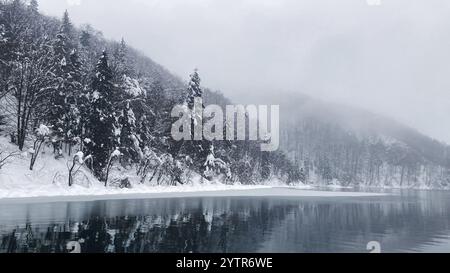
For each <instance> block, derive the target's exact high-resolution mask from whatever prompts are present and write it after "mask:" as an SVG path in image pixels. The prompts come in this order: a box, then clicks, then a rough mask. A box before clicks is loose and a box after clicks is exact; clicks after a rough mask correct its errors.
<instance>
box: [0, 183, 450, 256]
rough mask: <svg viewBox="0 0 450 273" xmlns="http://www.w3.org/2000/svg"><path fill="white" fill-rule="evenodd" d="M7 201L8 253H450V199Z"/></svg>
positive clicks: (2, 222) (1, 206)
mask: <svg viewBox="0 0 450 273" xmlns="http://www.w3.org/2000/svg"><path fill="white" fill-rule="evenodd" d="M393 193H395V195H392V196H378V197H327V198H324V197H254V196H253V197H187V198H164V199H136V200H109V201H91V202H56V203H29V204H27V203H20V202H1V201H0V252H45V253H48V252H67V251H68V250H67V249H66V245H67V243H68V242H70V241H79V242H81V243H80V246H81V252H133V253H134V252H147V253H148V252H185V253H189V252H194V253H195V252H202V253H205V252H368V251H367V250H366V246H367V243H368V242H369V241H378V242H380V244H381V251H382V252H450V193H449V192H446V191H393Z"/></svg>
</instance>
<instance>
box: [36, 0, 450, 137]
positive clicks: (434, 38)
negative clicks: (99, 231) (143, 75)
mask: <svg viewBox="0 0 450 273" xmlns="http://www.w3.org/2000/svg"><path fill="white" fill-rule="evenodd" d="M377 1H381V5H369V4H368V2H375V3H376V2H377ZM39 2H40V5H41V11H43V12H44V13H46V14H49V15H55V16H61V14H62V12H63V11H64V9H68V11H69V13H70V16H71V18H72V20H73V21H74V23H75V24H77V25H79V24H82V23H90V24H91V25H93V26H94V27H95V28H97V29H99V30H101V31H102V32H103V33H104V35H105V37H107V38H114V39H120V38H121V37H124V38H125V39H126V41H127V42H128V44H130V45H132V46H134V47H136V48H138V49H140V50H142V51H143V52H145V53H146V54H147V55H148V56H149V57H151V58H152V59H154V60H155V61H157V62H159V63H160V64H162V65H164V66H165V67H167V68H168V69H169V70H171V71H172V72H174V73H176V74H177V75H179V76H181V77H183V78H184V79H186V78H187V75H189V73H190V72H191V71H192V70H193V68H194V67H197V68H198V69H199V70H200V74H201V77H202V79H203V84H204V85H205V86H208V87H210V88H211V89H214V90H221V91H223V92H224V93H225V94H226V95H227V96H228V97H230V98H231V99H233V100H234V101H236V102H239V101H241V100H245V102H249V101H251V98H252V96H257V95H258V94H260V93H265V94H267V93H273V94H274V95H277V94H279V93H280V92H299V93H304V94H308V95H310V96H313V97H317V98H321V99H325V100H329V101H333V102H338V103H346V104H351V105H355V106H358V107H361V108H365V109H368V110H371V111H373V112H376V113H381V114H385V115H388V116H391V117H393V118H395V119H397V120H398V121H401V122H403V123H405V124H407V125H410V126H412V127H414V128H417V129H419V130H420V131H421V132H423V133H425V134H428V135H430V136H432V137H434V138H436V139H439V140H442V141H446V142H447V143H450V1H448V0H40V1H39ZM241 96H242V98H243V99H241Z"/></svg>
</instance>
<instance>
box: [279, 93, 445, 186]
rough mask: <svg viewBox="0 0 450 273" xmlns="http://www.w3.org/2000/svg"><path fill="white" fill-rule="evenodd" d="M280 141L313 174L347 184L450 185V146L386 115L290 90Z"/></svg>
mask: <svg viewBox="0 0 450 273" xmlns="http://www.w3.org/2000/svg"><path fill="white" fill-rule="evenodd" d="M272 103H279V104H280V109H281V110H280V111H281V115H282V118H281V119H282V126H281V128H282V137H281V141H280V142H281V145H282V147H283V149H284V150H286V151H289V154H290V157H291V158H293V159H294V160H295V161H296V162H297V163H298V164H299V165H301V166H302V167H303V168H304V169H305V170H306V172H307V173H308V174H309V176H314V177H315V179H316V180H319V181H322V182H324V183H327V182H330V181H333V180H334V183H339V184H342V185H373V186H390V185H396V186H415V187H432V186H435V187H445V186H447V185H448V183H449V180H448V179H449V169H450V146H448V145H446V144H445V143H442V142H439V141H436V140H434V139H432V138H430V137H428V136H425V135H423V134H421V133H420V132H418V131H417V130H415V129H413V128H410V127H408V126H405V125H403V124H401V123H399V122H396V121H394V120H392V119H389V118H387V117H384V116H380V115H377V114H373V113H370V112H368V111H364V110H361V109H356V108H353V107H349V106H343V105H338V104H332V103H327V102H323V101H320V100H315V99H312V98H310V97H307V96H296V95H290V96H289V99H285V100H284V101H283V100H282V99H280V100H279V101H278V102H274V101H272Z"/></svg>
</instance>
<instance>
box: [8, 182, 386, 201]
mask: <svg viewBox="0 0 450 273" xmlns="http://www.w3.org/2000/svg"><path fill="white" fill-rule="evenodd" d="M143 187H146V188H147V189H146V190H145V191H143V190H142V188H139V187H138V188H134V189H104V190H103V191H100V190H97V191H92V189H86V190H85V191H83V190H81V189H79V188H78V187H76V188H73V189H68V190H67V191H65V192H54V191H53V192H51V193H50V194H47V195H44V194H39V195H33V194H27V195H26V194H17V193H15V194H14V193H10V194H8V195H4V193H3V194H2V191H0V203H11V202H13V203H14V202H18V203H23V202H27V203H34V202H38V203H42V202H44V203H47V202H48V203H51V202H63V201H99V200H121V199H122V200H123V199H159V198H191V197H281V198H282V197H286V198H295V197H299V198H300V197H326V198H330V197H380V196H388V195H389V194H385V193H370V192H337V191H321V190H313V189H309V188H308V187H304V186H300V187H287V186H286V187H281V186H258V185H255V186H244V185H222V184H215V185H204V186H200V187H195V186H176V187H175V186H174V187H150V186H143Z"/></svg>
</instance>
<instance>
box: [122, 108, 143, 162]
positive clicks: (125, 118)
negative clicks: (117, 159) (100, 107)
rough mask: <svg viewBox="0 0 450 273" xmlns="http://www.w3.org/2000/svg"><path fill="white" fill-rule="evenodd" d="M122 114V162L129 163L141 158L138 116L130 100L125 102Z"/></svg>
mask: <svg viewBox="0 0 450 273" xmlns="http://www.w3.org/2000/svg"><path fill="white" fill-rule="evenodd" d="M123 105H124V106H123V109H122V115H121V116H120V117H119V128H120V152H121V153H122V164H124V165H129V164H131V163H133V162H136V161H137V160H138V159H139V150H140V147H139V140H138V138H137V137H136V116H135V115H134V112H133V109H132V108H131V106H130V102H129V101H126V102H125V103H123Z"/></svg>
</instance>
